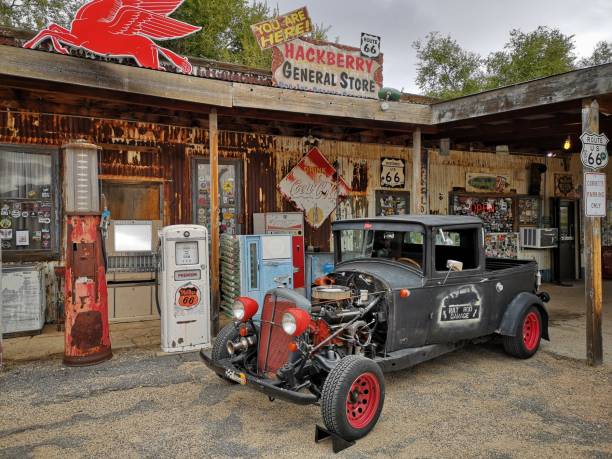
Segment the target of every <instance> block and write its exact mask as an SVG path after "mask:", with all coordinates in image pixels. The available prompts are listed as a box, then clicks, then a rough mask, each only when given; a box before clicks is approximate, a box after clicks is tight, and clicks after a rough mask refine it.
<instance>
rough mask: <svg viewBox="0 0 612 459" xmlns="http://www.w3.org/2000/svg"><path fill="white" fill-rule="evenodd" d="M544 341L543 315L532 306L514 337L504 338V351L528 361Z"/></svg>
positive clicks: (526, 312)
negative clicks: (542, 340)
mask: <svg viewBox="0 0 612 459" xmlns="http://www.w3.org/2000/svg"><path fill="white" fill-rule="evenodd" d="M541 339H542V315H541V314H540V311H538V308H536V307H535V306H530V307H529V308H527V310H526V311H525V313H524V314H523V317H522V318H521V320H520V321H519V323H518V324H517V326H516V330H514V336H504V350H505V351H506V352H507V353H508V354H510V355H512V356H514V357H517V358H519V359H528V358H529V357H531V356H533V355H534V354H535V353H536V352H538V349H539V347H540V341H541Z"/></svg>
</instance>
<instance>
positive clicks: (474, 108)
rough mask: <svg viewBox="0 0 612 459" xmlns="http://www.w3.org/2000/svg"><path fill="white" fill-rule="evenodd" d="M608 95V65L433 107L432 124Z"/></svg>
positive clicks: (611, 78)
mask: <svg viewBox="0 0 612 459" xmlns="http://www.w3.org/2000/svg"><path fill="white" fill-rule="evenodd" d="M610 92H612V63H610V64H603V65H598V66H595V67H589V68H586V69H580V70H574V71H572V72H567V73H562V74H560V75H553V76H550V77H546V78H540V79H539V80H533V81H527V82H525V83H519V84H515V85H512V86H507V87H505V88H499V89H494V90H492V91H486V92H482V93H478V94H474V95H471V96H465V97H461V98H459V99H453V100H449V101H445V102H439V103H436V104H433V105H432V106H431V108H432V122H433V123H434V124H437V123H448V122H452V121H457V120H461V119H466V118H475V117H478V116H486V115H492V114H495V113H498V114H499V113H505V112H509V111H512V110H522V109H526V108H529V107H536V106H539V105H540V106H542V105H550V104H554V103H561V102H566V101H571V100H579V99H583V98H585V97H596V96H598V95H600V94H607V93H610Z"/></svg>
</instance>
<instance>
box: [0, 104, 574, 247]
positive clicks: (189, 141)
mask: <svg viewBox="0 0 612 459" xmlns="http://www.w3.org/2000/svg"><path fill="white" fill-rule="evenodd" d="M219 135H220V138H219V152H220V156H221V157H224V158H238V159H241V160H242V163H243V166H244V171H243V177H244V182H245V183H244V185H245V195H244V203H245V206H244V207H245V216H246V219H245V223H246V230H247V231H251V229H252V219H251V218H249V217H248V216H249V215H252V213H254V212H269V211H281V210H294V209H292V208H291V206H290V204H288V202H287V201H286V200H285V199H283V198H282V196H281V195H280V194H279V193H278V191H277V189H276V186H277V183H278V182H279V181H280V180H281V179H282V178H283V177H284V176H285V175H286V174H287V173H288V172H289V171H290V170H291V169H292V168H293V167H294V166H295V165H296V164H297V162H298V161H299V160H300V159H301V158H302V156H303V155H304V154H305V153H306V152H307V150H308V149H309V145H307V144H306V143H305V139H304V138H297V137H285V136H270V135H264V134H255V133H238V132H227V131H220V134H219ZM75 138H85V139H87V140H89V141H91V142H93V143H96V144H98V145H100V146H101V147H102V149H103V153H102V156H101V163H102V164H101V173H102V174H104V175H109V176H123V177H125V176H128V177H132V176H133V177H139V178H141V179H143V180H146V178H147V177H152V178H156V179H163V180H165V181H164V196H165V207H164V211H165V223H166V224H169V223H187V222H191V221H192V206H191V167H192V166H191V164H192V161H191V158H192V157H195V156H204V157H205V156H207V155H208V131H207V130H206V129H203V128H199V127H191V128H187V127H177V126H170V125H163V124H153V123H140V122H134V121H126V120H117V119H112V120H111V119H100V118H85V117H73V116H64V115H49V114H37V113H31V112H10V111H3V112H0V142H5V143H18V144H43V145H60V144H62V143H63V142H65V141H66V140H69V139H75ZM318 147H319V149H320V150H321V152H322V153H323V155H324V156H325V157H326V158H327V159H328V161H329V162H330V163H332V164H333V165H335V166H336V167H337V169H338V170H339V172H340V175H342V177H343V178H344V179H345V180H346V182H347V183H349V184H350V185H351V186H352V188H353V189H354V190H356V191H354V192H353V193H352V194H351V196H350V197H349V199H347V200H346V201H345V202H344V203H343V204H341V206H340V207H339V211H338V212H339V213H341V215H342V217H343V218H349V217H355V216H366V215H367V216H372V215H374V214H375V210H374V209H375V201H374V195H375V191H376V189H378V188H379V183H380V178H379V177H380V160H381V158H383V157H394V158H402V159H404V160H405V161H406V164H407V170H406V182H405V186H404V188H403V189H404V190H408V191H409V190H410V189H411V182H412V172H411V158H412V157H411V151H410V149H409V148H404V147H397V146H388V145H380V144H360V143H353V142H341V141H335V140H325V139H323V140H321V141H320V142H319V144H318ZM127 152H131V153H129V154H128V153H127ZM533 162H540V163H542V162H545V163H546V164H547V166H548V171H547V172H546V174H545V177H546V178H545V181H546V184H545V189H546V194H545V196H547V197H549V196H553V195H554V174H555V173H559V172H566V171H565V169H564V165H563V161H562V160H561V159H558V158H542V157H535V156H519V155H500V154H491V153H482V152H459V151H451V152H450V154H449V155H448V156H440V155H439V153H438V152H437V151H436V150H430V151H429V182H428V195H429V207H430V211H431V212H436V213H443V214H444V213H446V212H447V209H448V192H449V191H450V190H452V188H453V187H464V186H465V174H466V172H489V173H491V172H499V173H504V174H508V175H509V176H510V177H511V180H512V183H511V188H512V189H514V190H516V192H517V193H519V194H525V193H527V188H528V180H529V165H530V164H531V163H533ZM569 170H570V171H572V172H571V173H572V174H573V176H574V177H573V178H574V183H576V184H579V183H581V180H582V175H581V173H580V171H581V168H580V164H579V159H578V158H577V155H575V156H574V157H573V159H572V161H571V164H570V168H569ZM411 198H412V197H411ZM544 205H545V210H546V209H547V207H548V201H547V200H546V199H545V200H544ZM545 213H547V212H545ZM334 218H336V215H335V213H333V214H332V216H331V218H330V219H328V220H327V221H326V222H325V223H324V224H323V225H322V226H321V228H319V229H316V230H315V229H312V228H307V229H306V234H305V236H306V243H307V244H308V245H313V246H316V247H319V248H320V249H321V250H328V249H329V248H330V225H331V221H333V219H334Z"/></svg>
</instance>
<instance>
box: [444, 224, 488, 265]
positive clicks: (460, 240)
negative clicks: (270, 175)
mask: <svg viewBox="0 0 612 459" xmlns="http://www.w3.org/2000/svg"><path fill="white" fill-rule="evenodd" d="M434 256H435V262H436V271H446V270H447V268H446V261H447V260H457V261H460V262H462V263H463V269H476V268H478V263H479V246H478V228H469V229H459V230H443V229H441V228H439V229H438V230H437V231H436V233H435V247H434Z"/></svg>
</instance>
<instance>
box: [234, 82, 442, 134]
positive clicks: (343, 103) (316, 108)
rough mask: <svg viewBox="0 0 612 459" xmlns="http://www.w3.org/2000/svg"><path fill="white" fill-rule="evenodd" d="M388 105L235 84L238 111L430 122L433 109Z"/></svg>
mask: <svg viewBox="0 0 612 459" xmlns="http://www.w3.org/2000/svg"><path fill="white" fill-rule="evenodd" d="M389 105H390V107H389V109H388V110H386V111H383V110H382V109H381V108H380V101H378V100H372V99H360V98H358V97H344V96H337V95H333V94H319V93H316V92H308V91H297V90H292V89H281V88H275V87H268V86H254V85H250V84H244V83H234V92H233V106H234V107H236V108H238V107H240V108H264V109H267V110H277V111H283V112H294V113H308V114H313V115H325V116H338V117H342V118H358V119H365V120H376V121H389V122H398V123H413V124H430V123H431V109H430V108H429V106H427V105H419V104H409V103H402V102H391V103H389Z"/></svg>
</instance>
